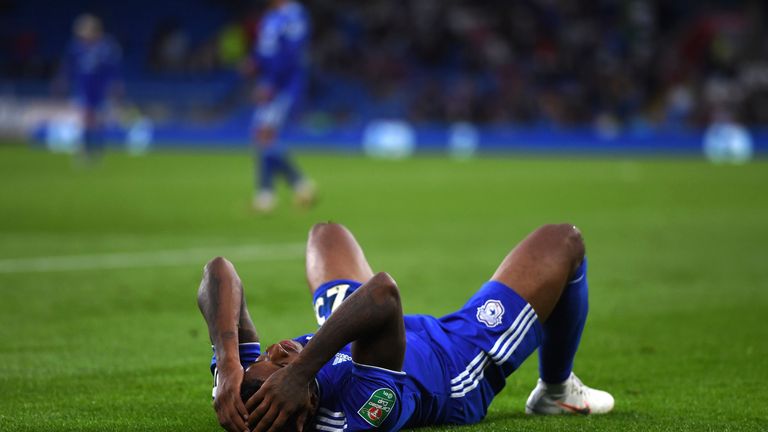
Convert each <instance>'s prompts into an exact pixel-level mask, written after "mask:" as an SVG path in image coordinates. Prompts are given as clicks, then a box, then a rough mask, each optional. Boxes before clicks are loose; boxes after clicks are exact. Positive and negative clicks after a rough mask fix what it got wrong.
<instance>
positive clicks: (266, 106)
mask: <svg viewBox="0 0 768 432" xmlns="http://www.w3.org/2000/svg"><path fill="white" fill-rule="evenodd" d="M308 37H309V21H308V18H307V14H306V12H305V10H304V7H303V6H302V5H301V4H299V3H298V2H296V1H293V0H270V2H269V10H268V11H267V13H266V15H264V17H263V19H262V22H261V26H260V29H259V36H258V40H257V41H256V44H255V45H256V46H255V47H254V50H253V58H252V60H253V63H254V67H255V69H256V70H257V72H258V83H257V86H256V91H255V99H256V112H255V114H254V130H253V139H254V141H255V142H256V144H257V154H258V162H257V164H258V169H257V171H258V172H259V176H258V182H259V185H258V186H257V188H258V191H257V193H256V195H255V197H254V201H253V206H254V208H255V209H257V210H259V211H262V212H269V211H271V210H272V209H273V208H274V207H275V204H276V198H275V185H274V181H275V177H277V176H278V175H282V176H284V177H285V179H286V181H287V182H288V184H289V185H290V186H291V188H292V189H293V193H294V198H295V201H296V203H297V204H298V205H301V206H309V205H311V204H312V203H313V201H314V195H315V193H314V185H313V184H312V182H311V181H309V180H307V179H306V178H305V177H304V176H303V175H302V174H301V173H300V172H299V170H298V168H297V167H296V165H295V164H294V163H293V162H292V161H291V159H290V158H289V156H288V153H287V150H286V148H285V147H284V145H281V143H280V142H279V141H278V140H277V138H278V135H279V132H280V128H281V127H282V125H283V123H284V122H285V120H286V119H287V118H288V116H289V115H290V114H291V112H292V110H294V109H295V107H296V106H297V105H298V103H299V102H300V99H301V97H302V95H303V93H304V87H305V83H306V75H307V52H306V48H307V41H308Z"/></svg>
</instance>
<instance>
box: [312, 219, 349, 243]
mask: <svg viewBox="0 0 768 432" xmlns="http://www.w3.org/2000/svg"><path fill="white" fill-rule="evenodd" d="M346 233H347V229H346V228H345V227H344V225H342V224H339V223H335V222H319V223H316V224H314V225H313V226H312V228H311V229H310V230H309V238H310V239H311V240H320V239H323V238H328V237H335V236H339V235H344V234H346Z"/></svg>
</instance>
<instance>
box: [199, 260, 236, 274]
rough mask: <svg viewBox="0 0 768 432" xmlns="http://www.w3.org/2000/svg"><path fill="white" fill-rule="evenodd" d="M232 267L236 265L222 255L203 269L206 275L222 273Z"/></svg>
mask: <svg viewBox="0 0 768 432" xmlns="http://www.w3.org/2000/svg"><path fill="white" fill-rule="evenodd" d="M232 268H234V266H233V265H232V263H231V262H230V261H229V260H228V259H226V258H224V257H222V256H217V257H214V258H212V259H211V260H210V261H208V262H207V263H206V264H205V267H204V268H203V271H204V272H205V274H206V275H209V274H210V275H220V274H223V273H226V272H227V271H229V270H230V269H232Z"/></svg>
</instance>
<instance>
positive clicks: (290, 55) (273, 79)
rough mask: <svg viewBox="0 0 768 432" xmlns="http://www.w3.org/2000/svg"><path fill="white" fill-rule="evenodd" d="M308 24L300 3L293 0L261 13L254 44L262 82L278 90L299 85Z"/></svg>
mask: <svg viewBox="0 0 768 432" xmlns="http://www.w3.org/2000/svg"><path fill="white" fill-rule="evenodd" d="M309 27H310V25H309V20H308V18H307V13H306V11H305V10H304V7H303V6H302V5H301V4H300V3H298V2H295V1H290V2H287V3H285V4H283V5H282V6H280V7H278V8H275V9H272V10H270V11H269V12H267V13H266V15H264V17H263V18H262V21H261V25H260V28H259V37H258V40H257V42H256V46H255V47H254V57H255V60H256V63H257V64H258V67H259V79H260V81H261V83H262V84H265V85H269V86H271V87H274V88H276V89H277V90H278V91H283V90H285V89H286V88H289V87H301V86H303V81H304V75H305V74H306V68H307V52H306V51H307V49H306V48H307V41H308V39H309V31H310V28H309ZM299 90H300V89H299V88H296V89H295V91H299Z"/></svg>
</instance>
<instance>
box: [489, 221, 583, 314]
mask: <svg viewBox="0 0 768 432" xmlns="http://www.w3.org/2000/svg"><path fill="white" fill-rule="evenodd" d="M583 259H584V242H583V240H582V238H581V233H580V232H579V231H578V229H576V227H574V226H573V225H569V224H559V225H544V226H542V227H540V228H539V229H537V230H536V231H534V232H533V233H531V234H530V235H528V237H526V238H525V239H524V240H523V241H522V242H520V243H519V244H518V245H517V246H515V248H514V249H512V251H511V252H510V253H509V254H508V255H507V256H506V257H505V258H504V261H502V263H501V264H500V265H499V267H498V268H497V269H496V272H495V273H494V274H493V277H492V278H491V280H494V281H498V282H501V283H503V284H504V285H506V286H508V287H512V289H513V290H514V291H515V292H516V293H517V294H519V295H520V296H521V297H522V298H524V299H525V300H526V301H527V302H528V303H530V305H531V306H532V307H533V309H534V311H536V314H537V315H538V317H539V320H540V321H541V322H546V321H547V319H548V318H549V316H550V314H551V313H552V311H553V309H554V308H555V305H556V304H557V302H558V300H559V299H560V295H561V293H562V292H563V289H564V288H565V285H566V283H567V282H568V279H569V277H570V276H571V275H573V274H574V273H575V272H576V270H577V268H578V267H579V265H580V264H581V262H582V261H583Z"/></svg>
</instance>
